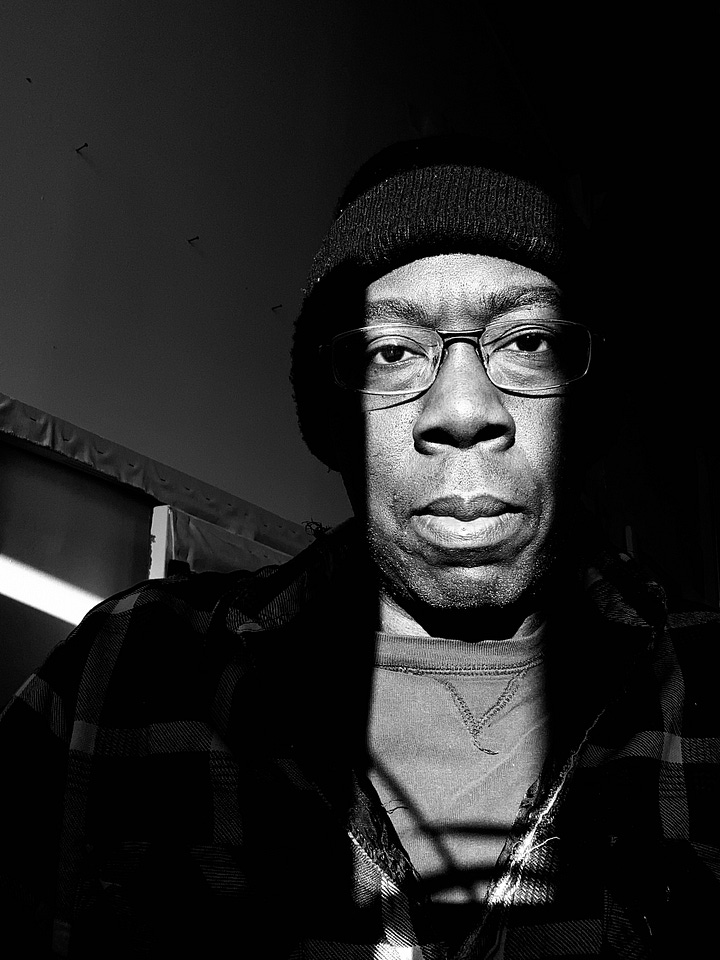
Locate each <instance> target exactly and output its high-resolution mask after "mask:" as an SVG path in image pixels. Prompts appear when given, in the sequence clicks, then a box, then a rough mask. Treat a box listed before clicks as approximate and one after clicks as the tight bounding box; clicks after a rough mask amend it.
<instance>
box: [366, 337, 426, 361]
mask: <svg viewBox="0 0 720 960" xmlns="http://www.w3.org/2000/svg"><path fill="white" fill-rule="evenodd" d="M421 356H423V352H422V349H421V348H420V346H419V344H417V343H414V342H413V341H412V340H405V339H404V338H400V337H393V338H392V339H389V338H384V339H382V340H375V341H373V342H372V343H369V344H368V346H367V348H366V351H365V362H366V363H368V364H378V365H380V366H391V365H394V364H397V363H403V362H407V361H408V360H416V359H417V358H418V357H421Z"/></svg>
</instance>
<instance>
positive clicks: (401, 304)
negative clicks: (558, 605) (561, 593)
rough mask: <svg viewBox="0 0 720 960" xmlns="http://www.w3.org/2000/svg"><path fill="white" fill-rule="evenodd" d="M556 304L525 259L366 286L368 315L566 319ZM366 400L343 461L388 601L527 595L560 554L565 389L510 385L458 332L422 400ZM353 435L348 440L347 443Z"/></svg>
mask: <svg viewBox="0 0 720 960" xmlns="http://www.w3.org/2000/svg"><path fill="white" fill-rule="evenodd" d="M558 302H559V291H558V289H557V287H556V286H555V285H554V284H553V283H552V282H551V281H550V280H548V279H547V277H545V276H543V275H542V274H540V273H537V272H535V271H533V270H530V269H528V268H527V267H523V266H520V265H518V264H515V263H511V262H509V261H506V260H500V259H497V258H494V257H486V256H479V255H472V254H451V255H446V256H436V257H429V258H426V259H423V260H417V261H415V262H413V263H410V264H408V265H407V266H403V267H400V268H398V269H397V270H393V271H392V272H391V273H388V274H387V275H386V276H384V277H381V278H380V279H379V280H376V281H375V282H374V283H372V284H370V286H369V287H368V288H367V291H366V298H365V303H366V317H365V323H366V324H373V323H388V322H395V321H397V322H402V323H409V322H410V323H417V324H418V325H428V326H432V327H434V328H436V329H439V330H442V331H462V330H476V329H478V328H479V327H482V326H484V325H485V324H486V323H487V322H488V321H490V320H494V319H498V318H500V317H502V318H512V319H515V318H516V319H518V320H523V319H527V318H529V317H533V316H534V317H543V318H549V317H551V316H554V317H558V316H559V306H558ZM360 403H361V406H362V416H361V422H362V426H363V430H364V461H363V464H359V463H358V462H357V461H356V460H355V459H354V458H352V459H348V458H347V457H346V462H345V466H344V469H343V477H344V479H345V483H346V485H347V487H348V491H349V493H350V497H351V499H352V500H353V503H354V506H355V509H356V512H357V513H359V514H360V516H362V517H363V518H364V520H365V523H366V526H367V534H368V539H369V544H370V550H371V554H372V557H373V559H374V561H375V563H376V565H377V566H378V568H379V570H380V572H381V578H382V581H383V583H384V587H385V601H384V602H385V604H386V606H388V605H389V606H390V607H392V608H394V609H395V610H396V611H398V610H401V611H407V610H410V609H414V610H417V609H422V608H423V607H426V608H434V609H435V610H445V611H449V610H456V611H457V610H469V609H485V610H490V609H496V608H505V609H507V608H510V607H512V606H513V605H516V604H518V603H519V602H520V601H523V600H524V599H525V598H526V597H527V596H528V595H530V594H531V593H532V592H533V589H534V588H535V587H536V586H537V585H538V584H539V583H540V582H541V580H542V577H543V574H544V572H545V571H546V569H547V567H548V561H549V560H550V559H551V556H552V548H553V533H554V527H555V523H556V518H557V514H558V506H559V502H558V501H559V495H560V486H561V470H562V462H563V420H564V412H565V398H564V397H562V396H558V395H555V396H550V397H523V396H517V395H512V394H509V393H504V392H502V391H501V390H499V389H498V388H497V387H495V386H493V384H492V383H491V382H490V381H489V379H488V377H487V375H486V373H485V370H484V367H483V363H482V360H481V358H480V357H478V355H477V354H476V352H475V349H474V347H473V345H472V344H471V343H467V342H462V341H461V342H457V341H456V342H454V343H451V344H450V345H449V346H448V348H447V352H446V355H445V358H444V360H443V362H442V365H441V367H440V371H439V373H438V376H437V379H436V380H435V382H434V383H433V385H432V386H431V387H430V388H429V389H428V390H427V391H426V392H424V393H423V394H421V395H420V396H415V397H410V399H407V398H406V397H368V396H362V397H361V399H360ZM348 441H349V442H348ZM354 441H359V438H358V437H354V438H353V437H346V438H344V442H343V444H342V446H343V448H344V449H345V450H348V449H351V448H352V447H353V444H354ZM358 446H359V442H358ZM401 619H402V615H401ZM411 619H412V618H411Z"/></svg>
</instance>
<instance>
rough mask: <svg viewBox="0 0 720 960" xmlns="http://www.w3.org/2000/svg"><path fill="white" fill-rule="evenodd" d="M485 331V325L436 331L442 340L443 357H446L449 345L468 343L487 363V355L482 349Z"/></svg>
mask: <svg viewBox="0 0 720 960" xmlns="http://www.w3.org/2000/svg"><path fill="white" fill-rule="evenodd" d="M484 332H485V328H484V327H482V328H481V329H479V330H437V331H436V333H437V335H438V337H439V338H440V340H441V341H442V359H443V360H444V359H445V357H446V356H447V354H448V347H450V346H451V345H452V344H453V343H467V344H469V345H470V346H471V347H473V349H474V350H475V354H476V356H478V357H479V358H480V359H481V360H482V362H483V364H485V355H484V351H483V349H482V339H481V338H482V335H483V333H484Z"/></svg>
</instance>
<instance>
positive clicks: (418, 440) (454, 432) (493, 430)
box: [415, 421, 514, 449]
mask: <svg viewBox="0 0 720 960" xmlns="http://www.w3.org/2000/svg"><path fill="white" fill-rule="evenodd" d="M513 435H514V431H512V430H509V429H508V427H507V426H506V425H505V424H503V423H499V422H494V421H486V422H484V423H482V424H479V425H475V426H474V427H471V429H458V426H457V424H455V425H454V426H447V425H443V424H436V425H434V426H431V427H429V428H427V429H424V430H422V431H416V436H415V446H416V448H418V449H420V448H422V447H423V446H424V445H425V446H427V447H436V446H451V447H458V448H466V447H472V446H473V445H474V444H476V443H493V442H497V441H499V440H502V441H504V442H505V441H507V440H508V439H512V436H513Z"/></svg>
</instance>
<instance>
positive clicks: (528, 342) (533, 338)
mask: <svg viewBox="0 0 720 960" xmlns="http://www.w3.org/2000/svg"><path fill="white" fill-rule="evenodd" d="M550 341H551V336H550V335H549V334H548V333H547V332H545V331H540V330H535V331H533V332H532V333H523V334H521V335H520V336H518V337H514V338H513V339H512V340H508V341H507V342H506V343H505V344H504V346H503V349H505V350H520V351H522V352H523V353H538V352H539V351H542V350H550V349H551V348H552V344H551V342H550Z"/></svg>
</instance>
